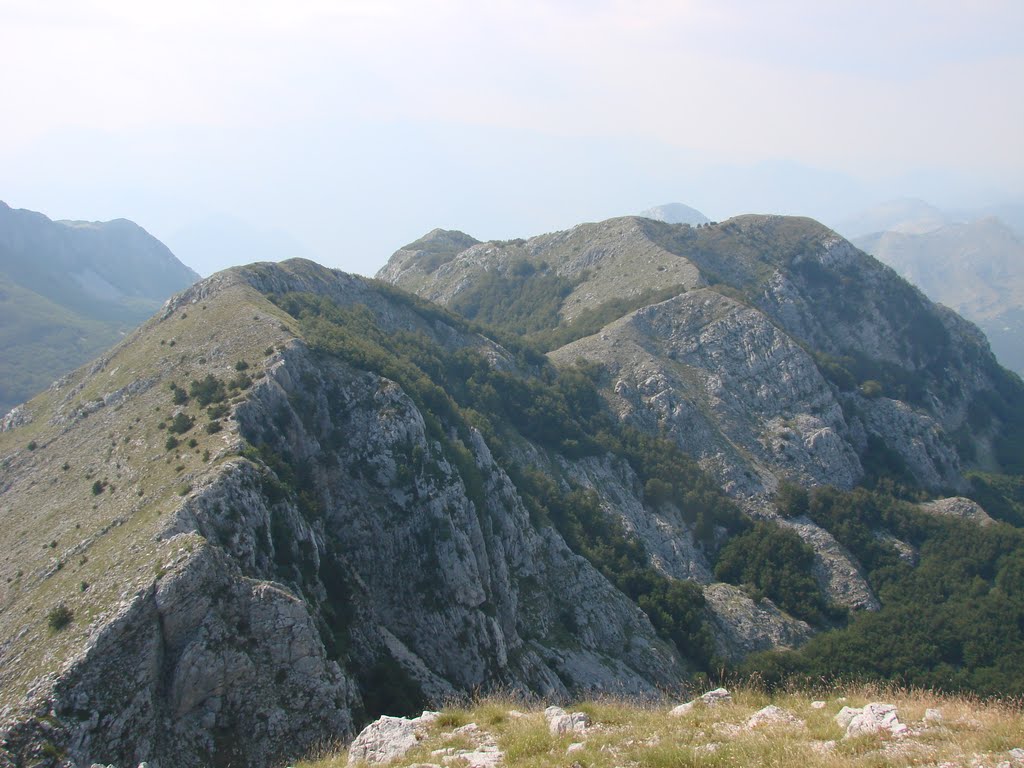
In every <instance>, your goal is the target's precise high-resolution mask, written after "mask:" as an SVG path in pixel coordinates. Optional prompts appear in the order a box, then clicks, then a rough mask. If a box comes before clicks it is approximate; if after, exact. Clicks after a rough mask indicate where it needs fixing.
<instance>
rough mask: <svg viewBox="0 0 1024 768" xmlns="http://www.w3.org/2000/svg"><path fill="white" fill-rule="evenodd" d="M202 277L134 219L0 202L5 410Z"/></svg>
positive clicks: (0, 401)
mask: <svg viewBox="0 0 1024 768" xmlns="http://www.w3.org/2000/svg"><path fill="white" fill-rule="evenodd" d="M197 279H199V275H197V274H196V273H195V272H193V271H192V270H191V269H189V268H188V267H186V266H185V265H184V264H182V263H181V262H180V261H178V259H176V258H175V257H174V254H172V253H171V252H170V250H168V249H167V247H166V246H165V245H164V244H163V243H161V242H160V241H159V240H157V239H156V238H154V237H153V236H152V235H150V234H149V233H148V232H146V230H144V229H143V228H142V227H140V226H138V225H137V224H134V223H132V222H130V221H127V220H125V219H116V220H114V221H108V222H85V221H51V220H50V219H49V218H47V217H46V216H44V215H43V214H41V213H36V212H34V211H26V210H21V209H14V208H11V207H9V206H8V205H6V204H5V203H3V202H0V309H2V311H0V411H2V412H5V413H6V411H7V410H9V409H10V408H11V407H13V406H14V405H16V404H18V403H20V402H22V401H23V400H26V399H28V398H29V397H30V396H31V395H33V394H35V393H36V392H37V391H39V390H41V389H43V388H45V387H46V386H48V385H49V384H50V382H52V381H53V380H54V379H55V378H57V377H58V376H60V375H62V374H64V373H67V372H68V371H70V370H72V369H73V368H76V367H77V366H79V365H81V364H82V363H85V362H87V361H88V360H90V359H92V358H93V357H95V356H96V355H97V354H99V353H100V352H101V351H103V350H104V349H106V348H107V347H109V346H111V345H112V344H114V343H115V342H117V341H118V340H119V339H120V338H121V337H122V336H123V335H124V334H125V333H127V332H128V331H130V330H131V329H132V328H134V327H135V326H136V325H138V324H139V323H141V322H142V321H143V320H145V319H146V318H147V317H149V316H150V315H152V314H153V312H155V311H156V310H157V309H158V308H159V307H160V305H161V304H162V303H163V302H164V301H165V300H166V299H167V297H168V296H170V295H171V294H172V293H174V292H176V291H180V290H181V289H183V288H186V287H188V286H189V285H191V284H192V283H193V282H195V281H196V280H197Z"/></svg>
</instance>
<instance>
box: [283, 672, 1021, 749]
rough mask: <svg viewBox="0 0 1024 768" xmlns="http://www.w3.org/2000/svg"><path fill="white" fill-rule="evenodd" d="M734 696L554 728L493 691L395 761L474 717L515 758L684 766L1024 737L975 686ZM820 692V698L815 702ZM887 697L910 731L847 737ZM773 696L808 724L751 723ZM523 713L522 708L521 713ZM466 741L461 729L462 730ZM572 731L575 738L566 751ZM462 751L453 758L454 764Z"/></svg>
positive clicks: (610, 702)
mask: <svg viewBox="0 0 1024 768" xmlns="http://www.w3.org/2000/svg"><path fill="white" fill-rule="evenodd" d="M732 693H733V701H732V703H729V704H724V705H721V706H718V707H715V708H701V707H698V708H695V709H694V710H693V711H691V712H690V713H689V714H687V715H684V716H683V717H671V716H669V715H668V710H669V709H670V706H669V705H653V704H643V703H637V702H630V701H623V700H617V699H611V698H609V699H599V700H591V701H584V702H579V703H577V704H574V705H572V706H571V707H567V709H571V710H573V711H577V710H578V711H584V712H586V713H587V714H589V715H590V717H591V720H592V726H591V727H590V728H589V729H588V731H587V732H586V733H585V734H572V735H566V736H552V735H551V734H550V733H549V732H548V728H547V723H546V721H545V720H544V715H543V706H544V705H542V704H535V705H531V706H528V707H525V706H523V705H522V703H521V702H516V701H513V700H511V699H503V698H489V699H484V700H482V701H480V702H478V703H477V704H475V705H473V706H470V707H459V708H450V709H445V710H444V711H443V713H442V716H441V718H439V719H438V720H437V721H436V722H434V723H433V724H431V726H430V727H429V728H428V730H427V735H426V737H425V738H424V739H423V741H422V742H421V744H420V746H418V747H417V748H416V749H415V750H414V751H412V752H410V753H409V754H408V755H406V756H405V758H403V759H402V760H400V761H397V762H395V763H394V765H395V766H409V765H414V764H417V763H420V764H422V763H434V764H444V756H443V755H439V754H436V753H435V754H432V753H433V752H435V750H438V749H442V748H444V747H446V746H452V745H453V743H455V742H453V741H452V740H451V737H450V736H449V735H448V734H450V733H451V731H452V730H453V729H454V728H456V727H459V726H462V725H465V724H466V723H470V722H474V723H477V724H478V725H479V726H480V728H481V729H483V730H484V731H486V732H487V733H489V734H491V735H492V736H493V738H494V739H495V740H496V742H497V744H498V745H499V747H500V748H501V750H502V751H503V752H504V754H505V759H504V761H503V763H502V764H503V765H505V766H509V767H510V768H558V767H563V766H572V765H574V764H578V766H580V768H616V767H617V766H630V767H633V766H635V767H637V768H685V767H687V766H707V767H712V768H713V767H717V766H722V767H724V766H777V767H778V768H787V767H790V766H792V767H798V768H816V767H818V766H821V767H822V768H838V767H839V766H861V767H862V768H876V767H877V768H881V766H939V765H943V764H946V765H955V766H961V765H962V766H978V767H979V768H981V767H983V766H992V767H993V768H994V767H995V766H998V765H999V764H1000V763H1002V762H1004V761H1010V764H1011V765H1013V762H1012V758H1011V756H1010V755H1009V754H1008V752H1009V750H1010V749H1013V748H1015V747H1024V719H1022V708H1021V702H1019V701H982V700H979V699H977V698H974V697H970V696H949V695H940V694H936V693H933V692H930V691H920V690H905V689H899V688H894V687H888V686H856V687H842V688H839V687H836V688H830V689H828V690H819V691H812V692H800V691H792V692H777V693H774V694H768V693H765V692H764V691H761V690H758V689H756V688H740V689H736V690H733V691H732ZM814 700H823V701H825V702H826V705H825V707H824V708H822V709H814V708H812V707H811V702H812V701H814ZM872 701H885V702H888V703H891V704H895V705H896V706H897V708H898V712H899V718H900V721H901V722H903V723H905V724H907V725H908V726H909V727H910V728H911V731H912V732H911V735H910V736H908V737H905V738H893V737H890V736H888V735H879V736H868V737H860V738H856V739H849V740H844V739H843V738H842V737H843V730H842V729H841V728H840V727H839V726H838V725H837V724H836V722H835V720H834V716H835V715H836V713H838V712H839V710H840V709H842V708H843V706H852V707H859V706H863V705H864V704H867V703H869V702H872ZM768 704H774V705H776V706H778V707H781V708H783V709H785V710H787V711H789V712H791V713H792V714H794V715H795V716H796V717H798V718H799V719H800V720H802V721H803V722H804V724H805V725H803V726H787V725H780V726H773V727H765V728H760V729H756V730H751V729H749V728H747V727H746V723H747V720H748V718H750V716H751V715H752V714H754V713H755V712H757V711H758V710H760V709H762V708H763V707H765V706H767V705H768ZM926 709H938V710H940V711H941V712H942V715H943V720H942V722H941V723H938V724H929V725H926V724H925V723H924V722H923V717H924V714H925V710H926ZM520 712H521V714H518V713H520ZM459 741H460V742H461V743H463V746H468V744H467V743H465V739H463V738H461V737H459ZM573 742H580V743H582V745H583V746H582V748H577V749H576V750H575V751H573V752H571V753H569V754H567V752H566V750H567V749H568V747H569V745H570V744H572V743H573ZM346 761H347V754H346V753H345V752H344V751H339V752H336V753H333V754H329V755H325V756H322V757H320V758H319V759H310V760H307V761H305V762H302V763H298V764H297V766H299V767H300V768H335V767H336V766H338V767H340V766H344V765H346ZM459 762H460V761H459V760H458V758H457V756H455V757H454V758H449V763H448V764H450V765H453V766H458V764H459Z"/></svg>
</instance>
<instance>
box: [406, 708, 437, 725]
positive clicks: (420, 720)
mask: <svg viewBox="0 0 1024 768" xmlns="http://www.w3.org/2000/svg"><path fill="white" fill-rule="evenodd" d="M440 716H441V713H440V712H433V711H431V710H429V709H425V710H423V714H421V715H420V716H419V717H414V718H413V719H412V722H413V724H414V725H430V724H431V723H432V722H434V721H435V720H437V718H439V717H440Z"/></svg>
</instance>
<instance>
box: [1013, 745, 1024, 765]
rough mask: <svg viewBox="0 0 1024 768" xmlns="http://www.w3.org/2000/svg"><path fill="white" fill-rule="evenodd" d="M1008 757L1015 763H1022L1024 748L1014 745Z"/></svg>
mask: <svg viewBox="0 0 1024 768" xmlns="http://www.w3.org/2000/svg"><path fill="white" fill-rule="evenodd" d="M1010 759H1011V760H1013V762H1015V763H1024V749H1021V748H1020V747H1014V748H1013V749H1011V750H1010Z"/></svg>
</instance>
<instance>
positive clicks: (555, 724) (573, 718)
mask: <svg viewBox="0 0 1024 768" xmlns="http://www.w3.org/2000/svg"><path fill="white" fill-rule="evenodd" d="M544 718H545V719H546V720H547V721H548V731H550V733H551V735H552V736H561V735H562V734H563V733H584V732H585V731H586V730H587V728H588V727H589V726H590V716H589V715H587V713H586V712H573V713H572V714H569V713H568V712H566V711H565V710H564V709H562V708H561V707H548V708H547V709H545V710H544Z"/></svg>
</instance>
